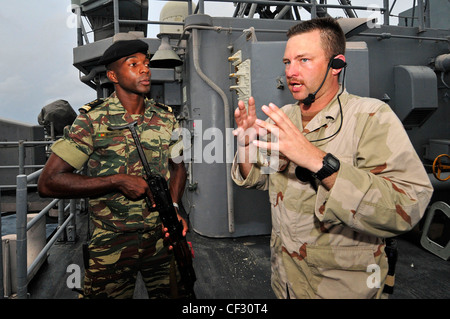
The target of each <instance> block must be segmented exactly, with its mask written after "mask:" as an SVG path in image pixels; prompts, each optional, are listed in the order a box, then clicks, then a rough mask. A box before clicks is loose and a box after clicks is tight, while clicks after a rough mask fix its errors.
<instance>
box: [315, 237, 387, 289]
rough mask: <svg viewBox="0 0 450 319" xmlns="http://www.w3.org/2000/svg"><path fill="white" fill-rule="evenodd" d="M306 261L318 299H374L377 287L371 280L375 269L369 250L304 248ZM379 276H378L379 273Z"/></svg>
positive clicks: (371, 252) (362, 248) (375, 265)
mask: <svg viewBox="0 0 450 319" xmlns="http://www.w3.org/2000/svg"><path fill="white" fill-rule="evenodd" d="M306 256H307V258H306V261H307V263H308V265H309V267H310V269H311V274H312V278H311V281H312V286H313V288H314V289H315V293H316V295H317V296H318V297H319V298H373V297H374V296H375V295H376V293H377V291H378V288H379V285H378V286H377V285H376V284H375V285H374V284H373V281H372V280H371V279H372V278H369V277H370V276H374V275H377V273H376V272H375V273H373V272H372V270H373V269H374V268H376V267H377V264H376V262H375V258H374V251H373V249H372V248H371V247H335V246H334V247H321V246H309V245H308V246H307V248H306ZM378 274H379V272H378Z"/></svg>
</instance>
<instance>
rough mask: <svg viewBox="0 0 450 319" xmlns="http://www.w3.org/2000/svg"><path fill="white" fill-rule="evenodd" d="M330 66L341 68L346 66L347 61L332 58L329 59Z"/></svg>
mask: <svg viewBox="0 0 450 319" xmlns="http://www.w3.org/2000/svg"><path fill="white" fill-rule="evenodd" d="M330 66H331V68H332V69H342V68H345V67H346V66H347V62H345V61H344V60H342V59H338V58H334V59H332V60H331V63H330Z"/></svg>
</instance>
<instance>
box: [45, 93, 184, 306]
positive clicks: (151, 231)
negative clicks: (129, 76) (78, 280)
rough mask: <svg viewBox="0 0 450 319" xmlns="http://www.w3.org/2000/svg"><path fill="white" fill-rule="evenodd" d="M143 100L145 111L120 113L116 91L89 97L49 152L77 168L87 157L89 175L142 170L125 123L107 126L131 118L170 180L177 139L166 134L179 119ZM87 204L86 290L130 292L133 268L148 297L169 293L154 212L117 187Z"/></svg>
mask: <svg viewBox="0 0 450 319" xmlns="http://www.w3.org/2000/svg"><path fill="white" fill-rule="evenodd" d="M145 103H146V107H145V114H143V115H140V114H128V113H126V112H125V109H124V108H123V106H122V104H121V103H120V101H119V99H118V98H117V97H116V95H115V93H113V94H112V95H111V96H110V97H109V98H106V99H104V100H100V101H99V102H96V103H93V104H91V105H90V106H92V109H91V110H90V111H89V112H87V113H85V114H83V113H82V114H80V115H79V116H78V117H77V119H76V120H75V121H74V123H73V125H72V126H71V127H70V128H66V130H65V132H64V136H63V138H62V139H60V140H59V141H57V142H56V143H55V144H54V145H53V147H52V151H53V152H54V153H55V154H56V155H58V156H59V157H61V158H62V159H63V160H65V161H66V162H67V163H69V164H70V165H71V166H73V167H74V168H76V169H80V168H82V167H83V166H84V165H85V163H86V164H87V175H88V176H108V175H113V174H117V173H123V174H129V175H138V176H143V175H144V169H143V166H142V163H141V161H140V159H139V155H138V152H137V150H136V147H135V143H134V140H133V137H132V136H131V132H130V130H129V129H123V130H117V131H111V130H108V127H109V126H120V125H124V124H127V123H130V122H132V121H134V120H137V125H136V130H137V132H138V135H140V140H141V144H142V146H143V148H144V152H145V154H146V157H147V160H148V162H149V165H150V167H151V169H152V170H153V171H155V172H159V173H160V174H161V175H163V176H165V177H166V179H169V177H170V173H169V167H168V159H169V157H170V154H171V152H172V150H173V149H175V148H178V147H177V146H178V145H180V144H182V142H181V141H178V142H177V141H172V139H171V137H172V132H173V131H175V130H177V128H178V123H177V121H176V119H175V117H174V115H173V113H172V112H171V110H169V109H167V108H165V107H163V106H161V105H156V104H155V103H154V102H153V101H152V100H147V99H146V100H145ZM175 142H176V143H175ZM177 155H179V154H177ZM89 204H90V208H91V211H92V215H91V220H92V221H93V224H94V226H95V228H94V232H93V235H92V239H91V241H90V244H89V254H90V259H89V269H87V270H86V276H85V283H84V292H85V296H93V297H94V296H96V297H106V296H108V297H116V298H126V297H131V296H133V290H134V283H135V278H136V275H137V271H138V270H140V271H141V273H142V275H143V278H144V281H145V282H146V284H147V290H148V292H149V295H150V297H161V298H162V297H165V296H166V295H168V294H169V293H168V290H170V288H169V268H170V267H169V265H170V264H171V262H172V253H171V252H169V251H168V249H167V247H166V246H165V245H164V244H163V239H162V238H163V235H162V229H161V222H160V219H159V214H158V212H155V211H153V212H152V211H150V210H149V209H148V207H147V204H146V202H145V200H144V199H143V200H137V201H132V200H129V199H127V198H126V197H125V196H124V195H122V194H121V193H118V192H112V193H109V194H105V195H102V196H98V197H92V198H90V199H89Z"/></svg>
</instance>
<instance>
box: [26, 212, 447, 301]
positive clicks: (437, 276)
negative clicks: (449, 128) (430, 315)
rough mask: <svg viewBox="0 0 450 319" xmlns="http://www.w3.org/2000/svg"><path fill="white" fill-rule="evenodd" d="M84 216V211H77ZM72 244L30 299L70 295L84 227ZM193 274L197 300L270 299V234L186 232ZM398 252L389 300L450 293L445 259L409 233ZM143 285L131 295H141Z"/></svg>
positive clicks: (40, 277) (39, 279) (57, 255)
mask: <svg viewBox="0 0 450 319" xmlns="http://www.w3.org/2000/svg"><path fill="white" fill-rule="evenodd" d="M81 217H83V218H84V219H85V217H86V216H85V215H84V216H83V215H82V216H81ZM77 231H78V232H79V238H80V239H79V240H78V241H77V242H76V243H75V244H57V245H55V246H54V247H53V248H52V249H51V250H50V254H49V256H48V259H47V262H46V263H45V264H44V265H43V266H42V267H41V269H40V271H39V272H38V274H37V275H36V276H35V278H34V279H33V280H32V281H31V282H30V284H29V286H28V291H29V293H30V298H31V299H74V298H78V293H76V292H73V291H72V290H71V289H69V288H67V285H66V281H67V278H68V276H69V275H70V273H68V272H67V271H66V269H67V266H68V265H70V264H78V265H80V267H81V269H82V273H83V265H82V250H81V246H82V243H83V239H84V238H86V237H85V231H86V227H82V226H81V227H78V229H77ZM188 240H190V241H191V242H192V244H193V246H194V251H195V258H194V267H195V270H196V274H197V282H196V284H195V291H196V294H197V298H199V299H273V298H275V296H274V294H273V292H272V289H271V287H270V251H269V240H270V236H251V237H240V238H220V239H217V238H207V237H204V236H201V235H199V234H196V233H195V232H190V233H189V234H188ZM398 247H399V257H398V262H397V268H396V269H397V271H396V285H395V289H394V294H393V295H392V296H391V298H392V299H448V298H450V262H449V261H445V260H442V259H441V258H439V257H437V256H435V255H433V254H431V253H430V252H428V251H426V250H425V249H423V248H421V247H420V246H419V245H418V244H416V243H415V240H414V236H411V234H410V236H404V237H400V238H398ZM146 297H147V296H146V293H145V291H144V290H143V286H142V284H138V285H137V289H136V292H135V298H137V299H142V298H146Z"/></svg>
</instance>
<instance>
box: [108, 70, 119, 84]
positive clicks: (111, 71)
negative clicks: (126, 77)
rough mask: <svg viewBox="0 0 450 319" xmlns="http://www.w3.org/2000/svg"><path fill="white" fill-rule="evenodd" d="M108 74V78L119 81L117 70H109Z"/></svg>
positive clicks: (115, 81)
mask: <svg viewBox="0 0 450 319" xmlns="http://www.w3.org/2000/svg"><path fill="white" fill-rule="evenodd" d="M106 76H107V77H108V79H109V80H110V81H111V82H113V83H118V81H117V75H116V72H114V70H108V71H106Z"/></svg>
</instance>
